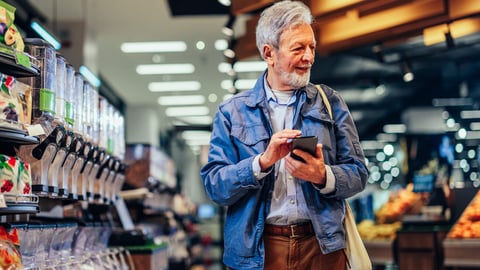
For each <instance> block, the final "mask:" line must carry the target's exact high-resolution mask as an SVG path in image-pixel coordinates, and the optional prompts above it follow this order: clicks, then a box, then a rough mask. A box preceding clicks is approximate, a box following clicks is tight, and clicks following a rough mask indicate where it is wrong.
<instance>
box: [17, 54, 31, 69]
mask: <svg viewBox="0 0 480 270" xmlns="http://www.w3.org/2000/svg"><path fill="white" fill-rule="evenodd" d="M15 59H16V61H17V64H19V65H22V66H24V67H27V68H31V67H32V64H31V63H30V58H28V56H26V55H25V54H23V53H21V52H16V53H15Z"/></svg>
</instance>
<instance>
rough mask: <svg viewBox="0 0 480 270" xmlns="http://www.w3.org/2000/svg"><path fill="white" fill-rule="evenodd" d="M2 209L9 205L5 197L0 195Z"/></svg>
mask: <svg viewBox="0 0 480 270" xmlns="http://www.w3.org/2000/svg"><path fill="white" fill-rule="evenodd" d="M0 208H7V203H6V202H5V196H3V194H0Z"/></svg>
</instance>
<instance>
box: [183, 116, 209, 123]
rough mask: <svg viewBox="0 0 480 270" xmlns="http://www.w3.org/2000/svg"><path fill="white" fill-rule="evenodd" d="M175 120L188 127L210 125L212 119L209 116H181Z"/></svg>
mask: <svg viewBox="0 0 480 270" xmlns="http://www.w3.org/2000/svg"><path fill="white" fill-rule="evenodd" d="M177 119H179V120H181V121H183V122H185V123H188V124H190V125H211V124H212V122H213V119H212V117H211V116H209V115H202V116H183V117H177Z"/></svg>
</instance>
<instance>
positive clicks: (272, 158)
mask: <svg viewBox="0 0 480 270" xmlns="http://www.w3.org/2000/svg"><path fill="white" fill-rule="evenodd" d="M301 135H302V132H301V131H300V130H294V129H285V130H282V131H280V132H277V133H275V134H273V136H272V138H271V139H270V143H269V144H268V146H267V149H266V150H265V152H264V153H263V154H262V155H261V156H260V159H259V163H260V168H261V169H262V171H266V170H267V169H268V168H270V167H272V166H273V164H275V162H277V161H279V160H280V159H282V158H283V157H285V156H286V155H288V154H289V153H290V148H291V146H292V140H291V139H293V138H296V137H300V136H301Z"/></svg>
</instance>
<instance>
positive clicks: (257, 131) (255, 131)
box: [231, 124, 270, 151]
mask: <svg viewBox="0 0 480 270" xmlns="http://www.w3.org/2000/svg"><path fill="white" fill-rule="evenodd" d="M231 135H232V136H233V137H234V138H235V139H236V140H237V141H239V142H241V143H242V144H244V145H247V146H254V145H256V144H258V143H259V142H267V141H268V140H269V139H270V135H269V134H268V131H267V128H266V127H265V126H264V125H263V124H256V125H249V126H247V125H234V126H233V127H232V134H231ZM262 151H263V150H262Z"/></svg>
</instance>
